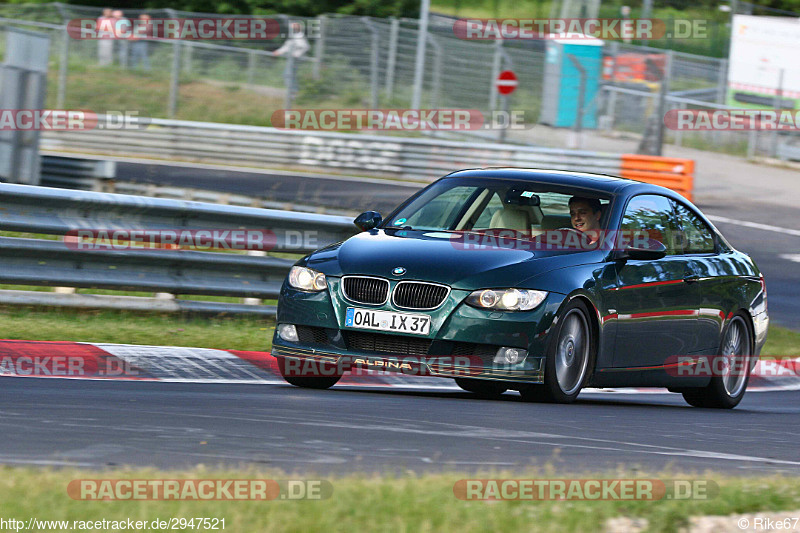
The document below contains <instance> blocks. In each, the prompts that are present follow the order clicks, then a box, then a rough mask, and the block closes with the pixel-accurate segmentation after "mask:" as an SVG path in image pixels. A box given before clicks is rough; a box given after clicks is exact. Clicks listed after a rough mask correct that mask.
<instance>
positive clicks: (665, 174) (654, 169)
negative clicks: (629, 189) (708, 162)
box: [620, 154, 694, 201]
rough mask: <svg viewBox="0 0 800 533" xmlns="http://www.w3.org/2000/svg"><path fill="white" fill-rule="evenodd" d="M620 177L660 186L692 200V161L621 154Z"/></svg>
mask: <svg viewBox="0 0 800 533" xmlns="http://www.w3.org/2000/svg"><path fill="white" fill-rule="evenodd" d="M621 160H622V164H621V169H620V176H622V177H623V178H628V179H632V180H637V181H644V182H646V183H652V184H654V185H660V186H662V187H666V188H668V189H672V190H673V191H675V192H677V193H679V194H682V195H683V196H685V197H686V198H687V199H688V200H690V201H691V200H692V191H693V190H694V161H693V160H692V159H679V158H675V157H660V156H653V155H638V154H622V156H621Z"/></svg>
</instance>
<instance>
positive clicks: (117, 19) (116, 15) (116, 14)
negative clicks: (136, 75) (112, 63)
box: [111, 9, 131, 68]
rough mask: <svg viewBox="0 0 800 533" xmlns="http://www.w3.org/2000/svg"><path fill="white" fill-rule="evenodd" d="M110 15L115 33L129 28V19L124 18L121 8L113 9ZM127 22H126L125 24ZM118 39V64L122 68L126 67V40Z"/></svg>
mask: <svg viewBox="0 0 800 533" xmlns="http://www.w3.org/2000/svg"><path fill="white" fill-rule="evenodd" d="M111 16H112V17H113V21H114V28H115V29H116V30H117V33H119V32H120V31H122V32H124V31H125V29H126V28H127V29H130V27H131V26H130V22H131V21H130V20H128V19H126V18H125V16H124V14H123V13H122V10H121V9H115V10H114V11H113V12H112V13H111ZM125 22H127V24H125ZM118 41H119V50H118V51H117V52H118V53H119V66H121V67H122V68H127V67H128V41H127V40H126V39H118Z"/></svg>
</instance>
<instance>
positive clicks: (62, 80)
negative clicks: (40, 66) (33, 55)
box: [56, 26, 70, 109]
mask: <svg viewBox="0 0 800 533" xmlns="http://www.w3.org/2000/svg"><path fill="white" fill-rule="evenodd" d="M69 40H70V36H69V33H67V27H66V26H64V33H63V34H62V42H61V57H60V59H59V64H58V93H57V94H56V109H64V98H65V95H66V91H67V70H68V69H69Z"/></svg>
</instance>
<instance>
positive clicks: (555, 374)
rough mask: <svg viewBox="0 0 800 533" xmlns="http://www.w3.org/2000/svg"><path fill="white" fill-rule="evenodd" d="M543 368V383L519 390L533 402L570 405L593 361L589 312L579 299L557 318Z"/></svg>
mask: <svg viewBox="0 0 800 533" xmlns="http://www.w3.org/2000/svg"><path fill="white" fill-rule="evenodd" d="M554 328H555V330H554V331H553V332H552V333H551V335H555V337H554V338H553V339H552V340H551V341H550V342H549V344H548V349H547V357H546V359H545V367H544V383H543V384H541V385H528V386H526V387H523V388H521V389H520V391H519V392H520V394H521V395H522V399H523V400H526V401H533V402H541V401H543V402H551V403H572V402H574V401H575V399H576V398H577V397H578V394H580V392H581V389H582V388H583V386H584V385H585V384H586V381H587V379H588V376H589V373H590V371H591V368H592V365H593V364H594V360H595V353H594V352H595V342H594V336H593V335H592V327H591V323H590V322H589V310H588V309H587V307H586V304H584V303H583V302H582V301H581V300H577V299H576V300H573V301H572V302H570V303H568V304H567V306H566V307H565V308H564V310H563V311H562V312H561V313H560V314H559V316H558V322H557V324H556V325H555V326H554Z"/></svg>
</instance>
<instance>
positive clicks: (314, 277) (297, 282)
mask: <svg viewBox="0 0 800 533" xmlns="http://www.w3.org/2000/svg"><path fill="white" fill-rule="evenodd" d="M289 285H291V286H292V287H294V288H295V289H300V290H301V291H312V292H319V291H324V290H325V289H326V288H327V287H328V285H327V283H325V274H323V273H322V272H317V271H316V270H311V269H310V268H306V267H298V266H294V267H292V269H291V270H290V271H289Z"/></svg>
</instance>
